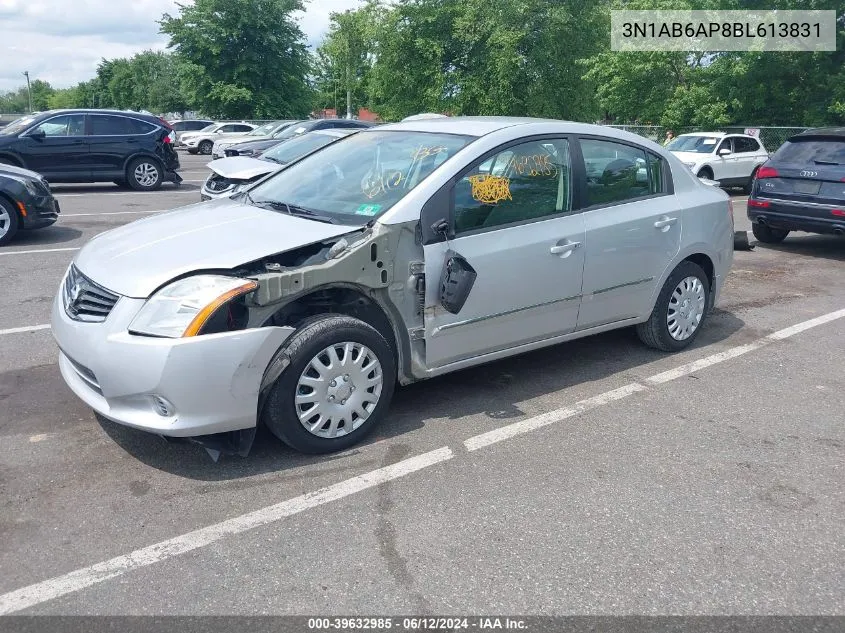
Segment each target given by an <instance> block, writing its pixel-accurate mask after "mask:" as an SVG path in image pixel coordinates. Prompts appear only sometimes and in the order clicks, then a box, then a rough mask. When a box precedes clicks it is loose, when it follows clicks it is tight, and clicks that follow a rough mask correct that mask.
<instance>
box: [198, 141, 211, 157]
mask: <svg viewBox="0 0 845 633" xmlns="http://www.w3.org/2000/svg"><path fill="white" fill-rule="evenodd" d="M213 147H214V143H212V142H211V141H203V142H202V143H200V144H199V145H198V146H197V149H199V151H200V154H206V155H208V154H210V153H211V149H212V148H213Z"/></svg>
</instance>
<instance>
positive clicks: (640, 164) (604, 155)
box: [580, 139, 665, 206]
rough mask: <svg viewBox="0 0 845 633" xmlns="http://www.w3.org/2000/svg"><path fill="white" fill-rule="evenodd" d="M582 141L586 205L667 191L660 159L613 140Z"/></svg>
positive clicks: (630, 198) (620, 200)
mask: <svg viewBox="0 0 845 633" xmlns="http://www.w3.org/2000/svg"><path fill="white" fill-rule="evenodd" d="M580 142H581V153H582V154H583V155H584V168H585V169H586V172H587V201H586V204H587V206H593V205H600V204H613V203H616V202H624V201H626V200H636V199H637V198H642V197H644V196H649V195H652V194H654V193H662V192H663V191H664V189H665V183H664V182H663V178H662V169H659V168H658V167H659V165H660V162H661V159H660V158H659V157H657V156H651V155H650V154H649V155H647V154H646V151H645V150H642V149H639V148H636V147H632V146H630V145H623V144H621V143H614V142H612V141H599V140H595V139H581V141H580ZM649 156H650V158H649ZM649 163H651V165H650V164H649Z"/></svg>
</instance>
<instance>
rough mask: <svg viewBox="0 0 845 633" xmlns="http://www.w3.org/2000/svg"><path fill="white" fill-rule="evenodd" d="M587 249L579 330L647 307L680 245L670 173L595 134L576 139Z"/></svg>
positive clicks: (641, 152)
mask: <svg viewBox="0 0 845 633" xmlns="http://www.w3.org/2000/svg"><path fill="white" fill-rule="evenodd" d="M579 147H580V155H582V156H583V159H580V156H579V159H580V160H581V165H582V166H583V167H581V168H580V169H579V168H578V167H579V166H578V163H577V162H576V163H575V165H576V170H575V172H576V176H577V177H578V178H579V181H580V185H581V186H580V190H579V197H580V199H581V200H580V202H581V204H582V205H583V206H584V212H583V214H582V215H583V216H584V224H585V230H586V248H585V261H584V283H583V291H582V292H583V297H582V299H581V309H580V311H579V315H578V329H579V330H584V329H589V328H593V327H597V326H600V325H604V324H607V323H613V322H616V321H622V320H624V319H628V318H631V317H635V316H640V315H642V314H644V313H647V312H648V311H649V310H650V309H651V308H650V302H651V297H652V294H653V292H654V290H655V288H656V286H657V284H658V283H659V280H660V278H661V275H662V274H663V272H664V271H665V270H666V268H667V267H668V266H669V264H670V263H671V262H672V260H673V259H674V258H675V255H677V253H678V251H679V250H680V245H681V230H682V222H681V220H682V218H681V213H680V212H679V210H678V203H677V200H676V198H675V195H674V193H673V188H672V179H671V172H670V170H669V167H668V165H666V164H665V161H664V160H663V159H662V158H660V157H659V156H658V155H656V154H652V153H651V152H649V151H648V150H646V149H644V148H642V147H640V146H638V145H634V144H630V143H626V142H620V141H616V140H615V139H607V138H600V137H582V138H580V139H579Z"/></svg>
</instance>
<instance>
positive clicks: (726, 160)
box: [713, 137, 737, 184]
mask: <svg viewBox="0 0 845 633" xmlns="http://www.w3.org/2000/svg"><path fill="white" fill-rule="evenodd" d="M723 149H726V150H729V151H730V152H731V153H730V154H725V155H723V156H722V155H719V152H720V151H722V150H723ZM736 161H737V159H736V154H734V153H733V141H732V139H731V138H730V137H728V138H725V139H723V140H722V142H721V143H719V146H718V147H717V148H716V156H715V157H714V158H713V178H714V180H719V181H722V180H724V181H725V184H731V182H732V181H733V180H734V179H735V178H736V177H737V166H736Z"/></svg>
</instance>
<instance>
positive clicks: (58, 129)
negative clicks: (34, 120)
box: [36, 114, 85, 136]
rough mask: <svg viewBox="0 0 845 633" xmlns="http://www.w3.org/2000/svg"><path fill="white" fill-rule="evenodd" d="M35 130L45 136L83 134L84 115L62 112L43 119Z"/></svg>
mask: <svg viewBox="0 0 845 633" xmlns="http://www.w3.org/2000/svg"><path fill="white" fill-rule="evenodd" d="M36 130H38V131H40V132H44V134H46V135H47V136H84V135H85V115H84V114H64V115H62V116H55V117H53V118H52V119H48V120H47V121H44V123H42V124H41V125H39V126H38V127H37V128H36Z"/></svg>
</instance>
